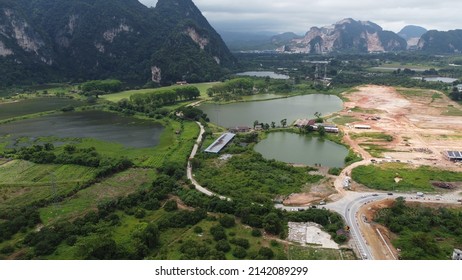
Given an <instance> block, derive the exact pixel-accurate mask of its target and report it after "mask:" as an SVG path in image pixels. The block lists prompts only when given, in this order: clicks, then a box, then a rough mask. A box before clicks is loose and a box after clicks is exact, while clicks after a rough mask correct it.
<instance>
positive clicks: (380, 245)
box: [358, 200, 398, 260]
mask: <svg viewBox="0 0 462 280" xmlns="http://www.w3.org/2000/svg"><path fill="white" fill-rule="evenodd" d="M392 203H393V200H384V201H379V202H374V203H370V204H367V205H365V206H363V207H362V208H361V209H360V211H359V212H358V221H359V227H360V228H361V232H362V234H363V235H364V239H365V240H366V242H367V244H368V245H369V246H370V247H371V249H372V253H373V255H374V259H376V260H395V259H398V251H397V250H396V248H394V247H393V244H392V243H391V240H392V239H393V238H394V237H395V235H394V234H393V233H392V232H390V231H389V230H388V229H387V228H386V227H384V226H382V225H380V224H377V223H374V222H373V219H374V216H375V214H376V213H377V211H378V210H380V209H383V208H388V207H390V206H391V204H392ZM378 231H379V232H380V234H381V236H380V234H379V233H378ZM382 237H383V239H382Z"/></svg>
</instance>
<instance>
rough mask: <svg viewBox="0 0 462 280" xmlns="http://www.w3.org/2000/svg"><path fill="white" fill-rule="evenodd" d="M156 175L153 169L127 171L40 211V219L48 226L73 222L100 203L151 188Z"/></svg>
mask: <svg viewBox="0 0 462 280" xmlns="http://www.w3.org/2000/svg"><path fill="white" fill-rule="evenodd" d="M155 174H156V172H155V171H154V170H152V169H129V170H126V171H124V172H121V173H118V174H116V175H114V176H112V177H110V178H108V179H106V180H104V181H102V182H101V183H97V184H94V185H92V186H90V187H88V188H86V189H83V190H81V191H79V192H77V193H76V194H75V195H73V196H72V197H70V198H68V199H66V200H65V201H62V202H60V203H58V204H56V205H52V206H49V207H46V208H42V209H40V217H41V218H42V221H43V222H44V223H45V224H48V223H49V222H52V221H53V220H55V219H59V220H71V219H73V218H76V217H80V216H83V215H85V214H86V213H88V212H89V211H91V210H96V209H97V206H98V204H99V203H103V202H105V201H109V200H111V199H114V198H117V197H123V196H126V195H128V194H130V193H133V192H135V191H137V190H139V189H141V188H145V187H149V186H150V185H151V182H152V181H153V180H154V178H155Z"/></svg>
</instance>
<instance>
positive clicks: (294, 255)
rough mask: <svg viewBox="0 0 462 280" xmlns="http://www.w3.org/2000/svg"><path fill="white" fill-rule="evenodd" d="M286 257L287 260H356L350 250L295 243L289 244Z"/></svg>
mask: <svg viewBox="0 0 462 280" xmlns="http://www.w3.org/2000/svg"><path fill="white" fill-rule="evenodd" d="M288 258H289V260H356V257H355V255H354V253H353V251H351V250H343V249H341V250H335V249H325V248H318V247H310V246H296V245H291V246H289V249H288Z"/></svg>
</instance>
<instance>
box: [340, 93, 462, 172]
mask: <svg viewBox="0 0 462 280" xmlns="http://www.w3.org/2000/svg"><path fill="white" fill-rule="evenodd" d="M344 97H345V98H347V99H348V101H347V102H345V103H344V110H343V111H342V112H341V113H339V114H340V115H341V116H349V117H355V118H357V119H360V121H359V122H357V123H360V124H364V125H369V126H371V128H372V129H371V131H370V132H374V133H382V134H386V135H390V136H393V141H391V142H387V141H382V142H381V143H380V142H378V141H375V142H376V143H375V142H372V143H370V144H369V145H368V146H369V147H365V148H367V149H370V150H372V152H371V154H372V155H373V156H378V157H390V158H393V159H396V160H400V161H402V162H408V161H409V162H412V163H414V164H417V165H435V166H437V167H441V168H444V169H451V170H454V171H459V172H461V171H462V169H461V168H460V167H457V166H454V164H451V163H449V162H448V161H447V160H445V159H444V156H443V153H444V151H447V150H461V149H462V141H460V140H461V139H462V118H461V117H460V116H458V115H459V113H458V112H459V111H461V110H462V109H461V106H460V104H457V103H455V102H453V101H451V100H450V99H449V98H448V97H447V96H446V95H445V94H443V93H441V92H438V91H434V90H428V89H417V88H396V89H395V88H392V87H385V86H374V85H367V86H361V87H358V88H356V91H349V92H347V93H345V94H344ZM352 108H353V109H352ZM370 110H373V111H370ZM344 132H345V133H346V134H349V135H352V134H353V133H358V131H357V130H356V129H353V128H351V127H344ZM362 140H363V139H361V138H357V139H353V142H355V143H356V144H361V141H362ZM369 142H371V141H369ZM353 144H354V143H353Z"/></svg>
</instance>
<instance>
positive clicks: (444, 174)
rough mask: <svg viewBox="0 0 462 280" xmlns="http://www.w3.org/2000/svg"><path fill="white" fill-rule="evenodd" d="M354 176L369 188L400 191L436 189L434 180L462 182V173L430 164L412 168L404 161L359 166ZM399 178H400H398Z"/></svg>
mask: <svg viewBox="0 0 462 280" xmlns="http://www.w3.org/2000/svg"><path fill="white" fill-rule="evenodd" d="M351 175H352V178H353V180H355V181H356V182H358V183H360V184H363V185H365V186H367V187H369V188H373V189H379V190H386V191H392V190H399V191H430V192H431V191H434V187H433V186H432V184H431V183H432V181H441V182H460V181H462V174H461V173H458V172H451V171H445V170H440V169H436V168H432V167H428V166H422V167H419V168H412V167H409V166H408V165H406V164H403V163H385V164H380V165H368V166H359V167H357V168H355V169H353V171H352V173H351ZM397 178H398V180H396V179H397Z"/></svg>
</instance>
